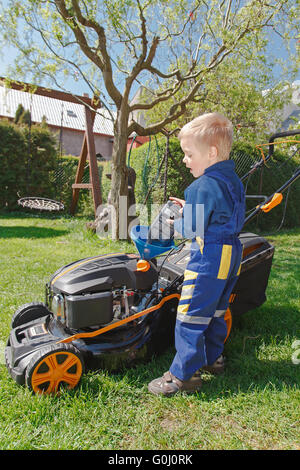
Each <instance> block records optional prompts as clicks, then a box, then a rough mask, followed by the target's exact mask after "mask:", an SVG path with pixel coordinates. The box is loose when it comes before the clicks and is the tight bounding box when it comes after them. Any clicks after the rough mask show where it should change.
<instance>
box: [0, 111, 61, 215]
mask: <svg viewBox="0 0 300 470" xmlns="http://www.w3.org/2000/svg"><path fill="white" fill-rule="evenodd" d="M0 141H1V148H0V169H1V171H0V187H1V192H0V208H1V209H2V210H3V209H4V210H14V209H17V208H18V205H17V200H18V198H20V197H24V196H44V197H48V198H52V197H53V196H54V192H55V187H54V184H53V178H54V171H55V169H56V167H57V162H58V155H57V151H56V142H55V139H54V137H53V135H52V134H51V133H50V131H48V129H46V128H43V127H42V126H32V127H31V129H29V127H28V126H26V125H23V126H17V125H15V124H13V123H11V122H9V121H6V120H4V121H1V122H0Z"/></svg>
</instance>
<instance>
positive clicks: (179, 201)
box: [166, 197, 185, 225]
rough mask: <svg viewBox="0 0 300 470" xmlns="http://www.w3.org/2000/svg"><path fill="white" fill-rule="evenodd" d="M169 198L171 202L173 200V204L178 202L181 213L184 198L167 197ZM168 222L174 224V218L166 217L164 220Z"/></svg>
mask: <svg viewBox="0 0 300 470" xmlns="http://www.w3.org/2000/svg"><path fill="white" fill-rule="evenodd" d="M169 199H170V200H171V201H173V202H175V204H178V205H179V206H181V209H180V211H179V212H180V213H181V214H182V211H183V206H184V205H185V200H184V199H179V198H178V197H169ZM166 221H167V223H168V224H170V225H174V220H173V219H167V220H166Z"/></svg>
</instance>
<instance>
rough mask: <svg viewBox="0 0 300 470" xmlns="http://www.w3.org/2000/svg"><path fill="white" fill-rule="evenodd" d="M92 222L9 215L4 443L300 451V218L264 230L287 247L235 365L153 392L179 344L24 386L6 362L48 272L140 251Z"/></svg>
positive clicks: (230, 351) (0, 315)
mask: <svg viewBox="0 0 300 470" xmlns="http://www.w3.org/2000/svg"><path fill="white" fill-rule="evenodd" d="M85 222H86V220H85V219H80V218H67V217H51V216H49V217H39V216H33V215H27V216H26V215H23V216H21V215H13V214H12V215H10V216H6V215H2V216H0V260H1V268H0V286H1V294H0V341H1V343H0V344H1V349H2V351H1V364H0V380H1V386H0V402H1V406H0V448H1V449H2V450H3V449H42V450H43V449H44V450H46V449H47V450H49V449H98V450H104V449H106V450H121V449H135V450H137V449H154V450H167V449H168V450H174V449H181V450H198V449H199V450H200V449H260V450H262V449H298V450H299V448H300V444H299V443H300V433H299V429H300V426H299V424H300V411H299V410H300V407H299V403H300V393H299V389H298V385H299V378H300V364H296V363H295V362H299V361H297V358H299V359H300V352H299V354H298V353H297V350H296V349H295V347H293V346H292V345H293V343H294V342H295V341H296V340H298V341H299V340H300V285H299V280H300V263H299V259H300V228H298V229H293V230H289V231H285V230H282V231H281V232H277V233H272V234H265V235H266V236H268V239H270V240H272V242H273V243H274V245H275V247H276V250H275V256H274V261H273V267H272V271H271V276H270V281H269V286H268V289H267V301H266V302H265V304H264V305H263V306H261V307H260V308H258V309H256V310H253V311H251V312H248V313H247V314H245V315H244V316H243V317H240V318H239V319H238V320H236V321H235V322H234V326H233V330H232V333H231V335H230V338H229V340H228V342H227V343H226V347H225V355H226V357H227V363H228V365H227V370H226V373H225V374H224V375H223V376H219V377H213V376H210V375H206V376H205V377H204V384H203V388H202V391H201V393H198V394H194V395H178V396H174V397H172V398H165V397H157V396H154V395H151V394H149V393H148V391H147V383H148V382H149V381H150V380H152V379H153V378H155V377H157V376H158V375H161V374H162V373H163V372H165V371H166V370H167V369H168V367H169V365H170V363H171V360H172V357H173V354H174V350H173V349H172V350H169V351H167V352H166V353H165V354H164V355H162V356H160V357H158V358H156V359H155V360H153V361H152V362H151V363H148V364H142V365H138V366H137V367H136V368H133V369H127V370H125V371H122V372H119V373H117V374H110V373H109V372H107V371H98V372H94V373H91V372H90V373H88V374H86V375H84V377H83V379H82V381H81V383H80V386H79V387H78V388H77V389H75V390H72V391H65V392H63V393H62V394H61V395H60V396H59V397H58V396H34V395H32V394H31V393H30V392H29V391H28V390H27V389H25V388H23V387H20V386H18V385H16V384H15V382H14V381H13V380H12V379H11V378H10V377H9V375H8V373H7V370H6V367H5V365H4V360H3V349H4V346H5V342H6V339H7V337H8V335H9V331H10V319H11V316H12V315H13V313H14V311H15V309H16V308H17V307H18V306H19V305H21V304H23V303H26V302H31V301H43V300H44V285H45V282H47V281H48V279H49V277H50V275H51V274H52V273H53V272H54V271H56V269H57V268H59V267H60V266H62V265H64V264H67V263H70V262H71V261H74V260H76V259H80V258H84V257H87V256H94V255H97V254H101V253H109V252H114V251H123V250H124V251H135V248H134V246H133V245H131V244H129V243H126V242H121V243H116V242H113V241H111V240H106V241H105V242H104V241H100V240H99V239H98V238H97V237H96V236H94V235H91V234H90V233H88V232H87V230H86V228H85ZM298 348H300V346H298ZM293 354H294V356H293V357H294V358H296V360H295V359H294V360H292V355H293Z"/></svg>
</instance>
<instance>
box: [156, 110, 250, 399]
mask: <svg viewBox="0 0 300 470" xmlns="http://www.w3.org/2000/svg"><path fill="white" fill-rule="evenodd" d="M178 138H179V140H180V145H181V148H182V150H183V152H184V159H183V162H184V163H185V165H186V167H187V168H190V171H191V173H192V175H193V176H194V177H195V178H197V179H196V180H195V181H194V182H193V183H192V184H191V185H190V186H189V187H188V188H187V189H186V190H185V192H184V195H185V200H181V199H178V198H171V199H173V200H174V201H175V203H177V204H180V205H181V206H182V208H183V211H182V218H181V219H177V220H175V222H174V228H175V230H176V231H177V232H179V233H180V234H182V235H183V236H184V237H185V238H192V243H191V250H190V259H189V262H188V264H187V267H186V270H185V273H184V281H183V285H182V292H181V297H180V300H179V304H178V309H177V318H176V326H175V347H176V355H175V357H174V359H173V362H172V364H171V367H170V369H169V371H168V372H166V373H165V374H163V376H162V377H160V378H158V379H155V380H152V382H150V383H149V385H148V389H149V391H150V392H152V393H154V394H162V395H166V396H171V395H173V394H174V393H177V392H179V391H187V392H194V391H197V390H199V389H200V387H201V377H200V374H199V372H198V373H197V371H199V369H202V370H208V371H210V372H216V373H217V372H220V371H223V368H224V364H223V357H222V352H223V347H224V340H225V338H226V336H227V326H226V323H225V320H224V314H225V312H226V309H227V307H228V304H229V297H230V294H231V291H232V289H233V287H234V284H235V283H236V280H237V278H238V275H239V271H240V265H241V258H242V245H241V243H240V241H239V239H238V234H239V232H240V231H241V229H242V227H243V224H244V217H245V195H244V188H243V184H242V182H241V181H240V179H239V178H238V176H237V174H236V173H235V171H234V168H235V165H234V162H233V160H229V153H230V150H231V146H232V138H233V126H232V124H231V122H230V121H229V120H228V119H227V118H226V117H224V116H223V115H221V114H219V113H207V114H203V115H201V116H199V117H198V118H196V119H194V120H192V121H191V122H189V123H188V124H186V125H185V126H184V127H183V128H182V130H181V131H180V133H179V136H178ZM198 205H202V206H201V207H202V208H203V209H204V213H203V227H199V221H197V219H196V217H195V214H196V207H199V206H198ZM188 207H189V208H192V210H189V211H188V210H187V209H188ZM196 222H198V224H196ZM170 223H171V221H170ZM192 232H193V235H191V233H192ZM201 234H202V236H201ZM203 234H204V236H203Z"/></svg>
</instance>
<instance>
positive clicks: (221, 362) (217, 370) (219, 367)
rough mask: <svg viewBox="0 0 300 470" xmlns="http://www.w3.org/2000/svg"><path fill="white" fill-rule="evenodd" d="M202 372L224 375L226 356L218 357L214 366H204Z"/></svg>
mask: <svg viewBox="0 0 300 470" xmlns="http://www.w3.org/2000/svg"><path fill="white" fill-rule="evenodd" d="M200 370H201V371H202V372H209V373H210V374H215V375H219V374H223V372H224V370H225V359H224V356H223V355H222V354H221V356H220V357H218V359H217V360H216V361H215V362H214V363H213V364H211V365H210V366H203V367H201V369H200Z"/></svg>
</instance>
